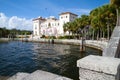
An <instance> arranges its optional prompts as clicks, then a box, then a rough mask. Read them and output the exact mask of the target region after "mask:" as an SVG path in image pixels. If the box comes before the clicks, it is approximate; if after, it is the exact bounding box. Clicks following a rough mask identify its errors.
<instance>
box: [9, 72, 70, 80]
mask: <svg viewBox="0 0 120 80" xmlns="http://www.w3.org/2000/svg"><path fill="white" fill-rule="evenodd" d="M8 80H72V79H70V78H66V77H63V76H59V75H56V74H53V73H50V72H45V71H41V70H37V71H35V72H33V73H31V74H28V73H17V74H16V75H14V76H13V77H11V78H9V79H8Z"/></svg>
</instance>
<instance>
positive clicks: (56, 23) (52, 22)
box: [33, 12, 78, 37]
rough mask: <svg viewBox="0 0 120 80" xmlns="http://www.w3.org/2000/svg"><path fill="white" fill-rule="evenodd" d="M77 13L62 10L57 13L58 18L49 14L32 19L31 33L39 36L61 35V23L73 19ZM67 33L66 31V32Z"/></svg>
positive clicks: (62, 31) (62, 32)
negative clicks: (46, 16) (45, 16)
mask: <svg viewBox="0 0 120 80" xmlns="http://www.w3.org/2000/svg"><path fill="white" fill-rule="evenodd" d="M77 16H78V15H76V14H74V13H71V12H64V13H61V14H59V19H56V18H55V17H54V16H50V17H49V18H47V19H45V18H42V17H39V18H36V19H33V35H34V36H39V37H41V36H42V35H45V36H63V35H64V34H65V33H64V30H63V25H64V24H65V23H67V22H71V21H74V20H75V18H77ZM66 34H67V33H66Z"/></svg>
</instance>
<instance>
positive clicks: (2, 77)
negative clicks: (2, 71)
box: [0, 76, 9, 80]
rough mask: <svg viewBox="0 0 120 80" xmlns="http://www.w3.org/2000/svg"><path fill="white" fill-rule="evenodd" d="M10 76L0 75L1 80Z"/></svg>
mask: <svg viewBox="0 0 120 80" xmlns="http://www.w3.org/2000/svg"><path fill="white" fill-rule="evenodd" d="M8 78H9V76H0V80H7V79H8Z"/></svg>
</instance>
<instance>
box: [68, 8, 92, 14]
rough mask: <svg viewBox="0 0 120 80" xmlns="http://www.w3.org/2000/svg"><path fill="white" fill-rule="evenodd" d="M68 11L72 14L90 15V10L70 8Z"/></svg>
mask: <svg viewBox="0 0 120 80" xmlns="http://www.w3.org/2000/svg"><path fill="white" fill-rule="evenodd" d="M67 10H69V11H72V12H76V13H80V14H89V13H90V11H91V10H90V9H76V8H75V9H74V8H71V9H67Z"/></svg>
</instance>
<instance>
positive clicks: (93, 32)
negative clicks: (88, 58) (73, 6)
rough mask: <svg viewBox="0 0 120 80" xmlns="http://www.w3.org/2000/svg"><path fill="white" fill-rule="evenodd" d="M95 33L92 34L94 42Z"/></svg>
mask: <svg viewBox="0 0 120 80" xmlns="http://www.w3.org/2000/svg"><path fill="white" fill-rule="evenodd" d="M94 33H95V31H94V30H93V34H92V40H94V36H95V34H94Z"/></svg>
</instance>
